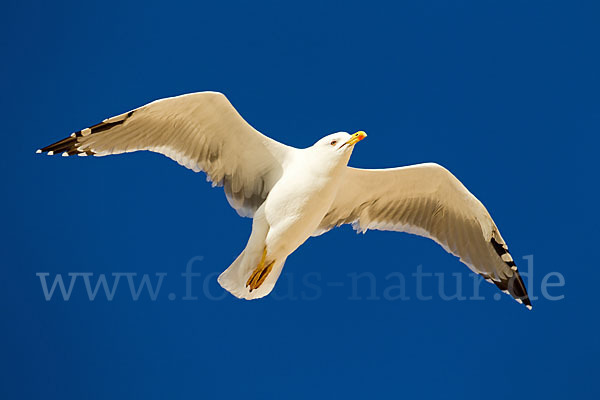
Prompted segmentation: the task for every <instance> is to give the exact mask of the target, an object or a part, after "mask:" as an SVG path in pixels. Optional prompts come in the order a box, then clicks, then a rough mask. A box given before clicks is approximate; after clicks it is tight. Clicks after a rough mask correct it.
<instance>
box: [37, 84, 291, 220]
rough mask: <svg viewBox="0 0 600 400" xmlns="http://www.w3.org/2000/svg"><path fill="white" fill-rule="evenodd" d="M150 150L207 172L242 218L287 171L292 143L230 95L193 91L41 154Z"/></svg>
mask: <svg viewBox="0 0 600 400" xmlns="http://www.w3.org/2000/svg"><path fill="white" fill-rule="evenodd" d="M139 150H148V151H152V152H156V153H161V154H164V155H166V156H167V157H169V158H171V159H173V160H174V161H176V162H177V163H179V164H180V165H183V166H185V167H186V168H189V169H191V170H193V171H195V172H198V171H204V172H206V174H207V179H208V180H209V181H211V182H212V183H213V185H214V186H224V188H225V194H226V196H227V200H228V201H229V203H230V204H231V205H232V207H234V208H235V209H236V210H237V212H238V213H239V214H240V215H242V216H252V215H253V214H254V212H255V211H256V209H257V208H258V207H259V206H260V204H262V202H263V201H264V199H265V198H266V196H267V195H268V193H269V191H270V190H271V188H272V187H273V185H274V184H275V182H277V180H278V179H279V178H280V176H281V174H282V168H283V167H282V165H283V162H284V161H285V159H286V157H287V155H288V154H289V152H291V151H293V150H294V149H293V148H292V147H288V146H286V145H283V144H281V143H279V142H277V141H275V140H272V139H270V138H268V137H266V136H264V135H262V134H261V133H260V132H258V131H257V130H255V129H254V128H253V127H252V126H250V125H249V124H248V123H247V122H246V121H244V119H243V118H242V117H241V116H240V115H239V114H238V112H237V111H236V110H235V108H234V107H233V106H232V105H231V103H229V101H228V100H227V98H226V97H225V96H224V95H223V94H221V93H216V92H200V93H192V94H187V95H182V96H177V97H170V98H166V99H161V100H157V101H154V102H152V103H149V104H147V105H145V106H142V107H139V108H136V109H134V110H132V111H129V112H127V113H123V114H120V115H117V116H115V117H112V118H108V119H106V120H104V121H102V122H101V123H98V124H96V125H93V126H91V127H89V128H86V129H83V130H81V131H78V132H75V133H74V134H73V135H71V136H69V137H68V138H66V139H63V140H61V141H58V142H56V143H54V144H51V145H49V146H46V147H44V148H43V149H41V150H40V152H48V153H49V154H60V153H62V154H63V155H75V154H78V155H96V156H105V155H110V154H120V153H129V152H133V151H139Z"/></svg>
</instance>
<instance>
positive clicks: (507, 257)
mask: <svg viewBox="0 0 600 400" xmlns="http://www.w3.org/2000/svg"><path fill="white" fill-rule="evenodd" d="M502 261H504V262H509V261H512V257H511V256H510V254H508V253H504V254H502Z"/></svg>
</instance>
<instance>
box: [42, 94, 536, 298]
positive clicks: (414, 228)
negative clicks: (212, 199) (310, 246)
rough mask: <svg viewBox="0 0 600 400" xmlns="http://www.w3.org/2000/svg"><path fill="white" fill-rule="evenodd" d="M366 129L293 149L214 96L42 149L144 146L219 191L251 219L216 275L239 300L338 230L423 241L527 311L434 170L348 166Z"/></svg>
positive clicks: (501, 259) (479, 212) (468, 213)
mask: <svg viewBox="0 0 600 400" xmlns="http://www.w3.org/2000/svg"><path fill="white" fill-rule="evenodd" d="M365 137H366V134H365V133H364V132H363V131H359V132H356V133H355V134H353V135H350V134H348V133H345V132H338V133H334V134H332V135H328V136H325V137H324V138H322V139H320V140H319V141H317V142H316V143H315V144H314V145H312V146H311V147H308V148H306V149H296V148H293V147H290V146H286V145H284V144H281V143H279V142H277V141H275V140H272V139H270V138H268V137H266V136H264V135H262V134H261V133H260V132H258V131H257V130H255V129H254V128H252V126H250V125H249V124H248V123H247V122H246V121H244V119H243V118H242V117H241V116H240V115H239V114H238V112H237V111H236V110H235V108H234V107H233V106H232V105H231V103H229V101H228V100H227V98H226V97H225V96H224V95H223V94H221V93H216V92H200V93H192V94H187V95H182V96H177V97H171V98H166V99H161V100H157V101H154V102H152V103H149V104H147V105H145V106H142V107H140V108H137V109H135V110H133V111H129V112H127V113H124V114H121V115H118V116H116V117H112V118H108V119H106V120H104V121H102V122H101V123H99V124H96V125H94V126H91V127H89V128H86V129H83V130H81V131H78V132H75V133H73V134H72V135H71V136H70V137H67V138H66V139H63V140H61V141H59V142H56V143H54V144H52V145H50V146H47V147H44V148H43V149H41V150H38V151H37V152H38V153H41V152H47V153H48V154H50V155H53V154H61V153H62V155H63V156H71V155H75V154H77V155H79V156H86V155H95V156H105V155H109V154H119V153H128V152H132V151H137V150H149V151H153V152H157V153H162V154H164V155H166V156H167V157H169V158H171V159H173V160H175V161H177V162H178V163H179V164H181V165H183V166H185V167H187V168H190V169H192V170H194V171H196V172H198V171H204V172H205V173H206V174H207V179H209V180H210V181H212V182H213V186H215V185H218V186H224V189H225V194H226V195H227V199H228V201H229V203H230V204H231V206H232V207H233V208H234V209H235V210H236V211H237V212H238V213H239V214H240V215H241V216H247V217H253V223H252V233H251V234H250V238H249V239H248V243H247V245H246V247H245V249H244V250H243V251H242V253H241V254H240V255H239V256H238V257H237V258H236V260H235V261H234V262H233V263H232V264H231V266H229V268H227V269H226V270H225V271H224V272H223V273H222V274H221V275H220V276H219V278H218V281H219V283H220V284H221V286H223V288H225V289H226V290H228V291H229V292H231V293H232V294H233V295H235V296H237V297H239V298H244V299H256V298H260V297H263V296H266V295H267V294H269V293H270V292H271V290H273V287H274V286H275V283H276V282H277V279H278V278H279V275H280V274H281V270H282V268H283V264H284V263H285V260H286V258H287V257H288V256H289V255H290V254H291V253H293V252H294V250H296V249H297V248H298V247H299V246H300V245H301V244H303V243H304V242H305V241H306V240H307V239H308V238H309V237H310V236H316V235H320V234H322V233H324V232H326V231H328V230H330V229H332V228H334V227H337V226H339V225H342V224H352V225H353V226H354V228H355V229H356V230H357V231H359V232H364V231H366V230H368V229H377V230H391V231H401V232H408V233H412V234H416V235H419V236H424V237H427V238H430V239H433V240H434V241H436V242H437V243H439V244H440V245H441V246H442V247H443V248H444V249H445V250H446V251H448V252H449V253H452V254H454V255H455V256H457V257H459V258H460V260H461V261H462V262H463V263H465V264H466V265H467V266H468V267H469V268H470V269H471V270H473V271H475V272H477V273H479V274H481V275H483V277H484V278H485V279H486V280H488V281H489V282H492V283H494V284H495V285H496V286H498V287H499V288H500V289H501V290H502V291H504V292H506V293H510V294H511V295H512V296H513V297H514V298H515V299H516V300H517V301H518V302H520V303H524V304H525V305H526V306H527V307H528V308H529V309H531V303H530V301H529V297H528V295H527V291H526V289H525V285H524V283H523V280H522V279H521V277H520V276H519V273H518V271H517V267H516V265H515V263H514V261H513V259H512V257H511V256H510V254H509V253H508V247H507V246H506V243H505V242H504V240H503V239H502V236H500V232H499V231H498V228H497V227H496V225H495V224H494V221H493V220H492V218H491V217H490V215H489V213H488V211H487V210H486V209H485V207H484V206H483V204H481V202H480V201H479V200H477V198H475V196H473V195H472V194H471V193H470V192H469V191H468V190H467V189H466V188H465V187H464V186H463V185H462V183H461V182H460V181H459V180H458V179H456V178H455V177H454V175H452V174H451V173H450V172H448V170H446V169H445V168H443V167H441V166H439V165H437V164H431V163H428V164H419V165H413V166H408V167H400V168H391V169H376V170H368V169H357V168H351V167H348V166H347V164H348V160H349V159H350V155H351V154H352V150H353V149H354V145H355V144H356V143H358V142H359V141H360V140H362V139H364V138H365Z"/></svg>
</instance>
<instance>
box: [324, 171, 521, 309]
mask: <svg viewBox="0 0 600 400" xmlns="http://www.w3.org/2000/svg"><path fill="white" fill-rule="evenodd" d="M348 223H349V224H352V225H353V226H354V228H355V229H356V230H357V231H359V232H364V231H366V230H367V229H377V230H389V231H400V232H408V233H412V234H415V235H419V236H424V237H427V238H430V239H433V240H434V241H436V242H437V243H439V244H440V245H441V246H442V247H443V248H444V249H445V250H446V251H448V252H449V253H452V254H454V255H455V256H457V257H459V258H460V260H461V261H462V262H463V263H465V264H466V265H467V266H468V267H469V268H471V270H473V271H475V272H477V273H479V274H481V275H483V277H484V278H485V279H486V280H488V281H490V282H493V283H494V284H496V286H498V288H500V289H501V290H502V291H504V292H509V293H510V294H511V295H512V296H513V297H514V298H515V299H516V300H517V301H518V302H521V303H524V304H525V305H526V306H527V307H528V308H531V302H530V301H529V297H528V296H527V291H526V289H525V285H524V283H523V280H522V279H521V277H520V275H519V272H518V271H517V266H516V265H515V262H514V261H513V259H512V257H511V255H510V254H509V252H508V247H507V246H506V243H505V242H504V240H503V239H502V236H500V232H499V231H498V228H497V227H496V224H494V221H493V220H492V218H491V217H490V215H489V213H488V212H487V210H486V209H485V207H484V206H483V204H481V202H480V201H479V200H477V198H476V197H475V196H473V195H472V194H471V193H470V192H469V191H468V190H467V188H465V187H464V186H463V184H462V183H461V182H460V181H459V180H458V179H456V177H455V176H454V175H452V174H451V173H450V172H449V171H448V170H446V169H445V168H443V167H441V166H439V165H437V164H419V165H414V166H409V167H401V168H392V169H382V170H366V169H356V168H350V167H348V168H347V169H346V170H345V175H344V177H343V181H342V184H341V188H340V190H339V192H338V194H337V197H336V199H335V201H334V202H333V205H332V206H331V209H330V210H329V212H328V213H327V214H326V215H325V217H324V218H323V221H322V222H321V225H320V227H319V231H318V232H317V233H316V234H321V233H323V232H326V231H328V230H330V229H332V228H334V227H336V226H339V225H342V224H348Z"/></svg>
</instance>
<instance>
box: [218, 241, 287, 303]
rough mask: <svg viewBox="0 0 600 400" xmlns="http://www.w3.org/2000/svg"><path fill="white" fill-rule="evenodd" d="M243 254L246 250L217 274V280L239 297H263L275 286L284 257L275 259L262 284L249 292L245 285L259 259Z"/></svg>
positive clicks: (249, 298) (248, 298) (250, 298)
mask: <svg viewBox="0 0 600 400" xmlns="http://www.w3.org/2000/svg"><path fill="white" fill-rule="evenodd" d="M245 255H246V251H245V250H244V251H242V253H241V254H240V255H239V256H238V258H236V259H235V261H234V262H233V263H232V264H231V265H230V266H229V268H227V269H226V270H225V271H223V273H222V274H221V275H219V279H218V282H219V284H220V285H221V286H222V287H223V289H225V290H227V291H228V292H229V293H231V294H232V295H234V296H235V297H237V298H240V299H246V300H252V299H260V298H261V297H265V296H266V295H268V294H269V293H271V291H272V290H273V288H274V287H275V283H276V282H277V279H279V275H280V274H281V270H282V269H283V264H285V258H284V259H283V260H281V261H280V260H277V261H275V264H273V269H272V270H271V272H270V273H269V275H268V276H267V278H266V279H265V281H264V282H263V283H262V285H260V287H259V288H256V289H254V290H253V291H252V292H250V290H249V289H248V288H247V287H246V282H247V281H248V278H249V277H250V274H251V273H252V271H254V269H255V268H256V266H257V265H258V261H259V260H258V259H257V258H256V257H246V256H245Z"/></svg>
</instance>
